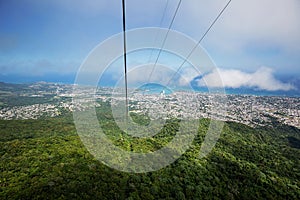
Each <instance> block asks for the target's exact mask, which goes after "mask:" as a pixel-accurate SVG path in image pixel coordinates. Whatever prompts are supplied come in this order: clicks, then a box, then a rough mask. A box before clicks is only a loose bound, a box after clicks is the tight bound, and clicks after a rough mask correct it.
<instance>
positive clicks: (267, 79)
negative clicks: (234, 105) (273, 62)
mask: <svg viewBox="0 0 300 200" xmlns="http://www.w3.org/2000/svg"><path fill="white" fill-rule="evenodd" d="M220 78H221V80H222V81H219V80H220ZM198 86H200V87H201V86H207V87H225V88H241V87H248V88H255V89H258V90H268V91H277V90H282V91H289V90H293V89H295V87H294V86H293V85H291V84H289V83H283V82H282V81H280V80H278V79H276V78H275V76H274V74H273V70H272V69H270V68H267V67H261V68H259V69H258V70H257V71H256V72H253V73H247V72H243V71H240V70H236V69H216V70H214V71H212V72H211V73H209V74H207V75H204V76H203V78H202V79H199V80H198Z"/></svg>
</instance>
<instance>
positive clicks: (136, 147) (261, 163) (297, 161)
mask: <svg viewBox="0 0 300 200" xmlns="http://www.w3.org/2000/svg"><path fill="white" fill-rule="evenodd" d="M104 115H105V116H106V118H105V119H106V120H104V121H101V122H100V124H101V125H102V127H103V128H104V129H107V130H110V131H107V132H106V134H108V135H110V136H111V137H110V138H111V139H112V140H114V142H115V144H117V145H119V146H121V147H122V148H124V149H127V150H131V151H140V150H141V149H142V151H151V150H154V149H156V148H160V147H161V146H162V145H164V144H165V143H167V142H168V141H169V138H172V137H173V135H174V132H175V131H176V123H177V122H176V120H173V121H170V122H169V123H168V124H167V125H166V127H165V128H164V129H163V130H162V132H161V133H160V134H161V135H162V136H163V137H161V136H160V137H156V138H155V137H154V138H153V139H151V140H149V139H139V140H134V139H132V138H130V137H128V136H126V135H124V133H122V132H119V130H118V129H114V123H113V122H112V120H111V116H110V114H109V113H104ZM208 124H209V120H207V119H201V120H200V126H199V133H198V135H197V137H196V138H195V140H194V143H193V145H192V147H191V148H190V149H189V150H188V151H187V152H186V153H185V154H184V155H183V156H182V157H181V158H180V159H178V160H177V161H176V162H174V163H173V164H171V165H170V166H168V167H166V168H164V169H161V170H159V171H155V172H150V173H143V174H134V173H132V174H130V173H124V172H119V171H116V170H114V169H111V168H109V167H107V166H105V165H104V164H102V163H101V162H99V161H97V160H96V159H94V158H93V156H92V155H91V154H90V153H89V152H88V151H87V149H86V148H85V147H84V146H83V144H82V142H81V140H80V138H79V137H78V135H77V134H76V129H75V126H74V124H73V122H72V116H71V115H68V114H67V115H65V116H63V117H57V118H48V119H47V118H46V119H41V120H11V121H4V120H2V121H0V157H1V167H0V168H1V175H0V199H212V198H213V199H300V181H299V180H300V130H299V129H296V128H293V127H288V126H282V125H280V124H274V127H272V128H267V127H265V128H256V129H254V128H250V127H248V126H246V125H242V124H237V123H226V124H225V127H224V130H223V134H222V135H221V137H220V139H219V140H218V143H217V145H216V146H215V148H214V150H213V151H212V152H211V153H210V154H209V155H208V156H207V157H206V158H204V159H199V157H198V155H199V149H200V145H201V143H202V141H203V138H204V136H205V130H207V128H208ZM120 137H122V141H121V140H120ZM129 147H130V148H129Z"/></svg>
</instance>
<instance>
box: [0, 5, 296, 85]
mask: <svg viewBox="0 0 300 200" xmlns="http://www.w3.org/2000/svg"><path fill="white" fill-rule="evenodd" d="M177 2H178V1H177V0H169V2H168V7H167V9H166V15H165V18H164V20H163V21H162V24H161V25H162V27H165V28H166V27H168V25H169V23H170V20H171V18H172V15H173V13H174V10H175V8H176V5H177ZM126 3H127V28H128V29H133V28H142V27H158V26H159V25H160V22H161V19H162V15H163V10H164V8H165V6H166V3H167V0H151V1H150V0H127V1H126ZM226 3H227V1H225V0H183V1H182V4H181V7H180V9H179V12H178V15H177V16H176V18H175V21H174V24H173V27H172V29H174V30H177V31H180V32H182V33H184V34H186V35H188V36H189V37H191V38H193V39H194V40H196V41H197V40H199V39H200V38H201V36H202V34H203V33H204V32H205V30H206V29H207V27H208V26H209V25H210V23H211V22H212V21H213V19H214V18H215V17H216V16H217V14H218V13H219V12H220V10H221V9H222V8H223V6H224V5H225V4H226ZM299 10H300V1H298V0H251V1H250V0H233V1H232V2H231V4H230V5H229V7H228V8H227V10H226V11H225V13H224V14H223V15H222V17H221V18H220V20H219V21H218V22H217V23H216V24H215V26H214V27H213V29H212V30H211V32H210V33H209V34H208V35H207V37H206V38H205V39H204V41H203V43H202V46H203V48H205V49H206V50H207V52H208V54H209V55H210V56H211V58H212V59H213V61H214V62H215V63H216V65H217V66H218V67H219V68H220V70H219V72H218V73H220V76H221V77H222V79H223V80H224V84H225V86H227V87H242V86H243V87H245V86H246V87H258V88H260V89H265V90H277V89H278V90H280V89H283V90H291V89H293V88H295V87H298V86H295V85H291V84H290V85H284V84H288V83H283V82H282V80H281V79H280V77H283V76H285V77H292V78H291V79H297V78H298V77H299V75H300V67H299V64H300V21H299V19H300V12H299ZM121 20H122V17H121V0H98V1H91V0H85V1H83V0H82V1H81V0H43V1H40V0H22V1H19V0H7V1H1V2H0V27H1V29H0V81H12V82H17V81H18V80H19V81H22V82H32V81H34V80H43V79H45V80H50V81H51V80H53V81H58V82H72V80H73V78H74V77H75V74H76V72H77V70H78V69H79V67H80V65H81V63H82V62H83V61H84V59H85V58H86V56H87V55H88V54H89V52H90V51H91V50H92V49H93V48H94V47H95V46H97V45H98V44H99V43H100V42H102V41H104V40H105V39H107V38H109V37H110V36H112V35H114V34H117V33H119V32H121V31H122V23H121V22H122V21H121ZM148 53H149V52H148ZM132 62H134V59H133V61H132ZM261 72H262V73H261ZM213 73H215V72H212V74H211V75H210V76H208V77H207V78H208V79H209V77H213V76H214V74H213ZM186 74H188V76H190V79H191V80H192V79H193V78H195V77H196V76H198V75H199V74H192V73H190V72H186ZM230 74H232V76H233V77H230ZM257 74H262V75H261V76H258V75H257ZM236 77H237V78H236ZM244 78H247V81H245V80H244ZM255 78H259V79H263V80H266V81H268V83H267V82H264V83H261V81H255V80H253V79H255ZM232 79H235V81H231V80H232ZM237 80H240V81H237ZM286 81H289V80H286V79H285V82H286ZM199 84H201V83H199ZM272 85H273V86H274V85H278V87H276V88H274V87H271V86H272Z"/></svg>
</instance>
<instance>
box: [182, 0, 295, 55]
mask: <svg viewBox="0 0 300 200" xmlns="http://www.w3.org/2000/svg"><path fill="white" fill-rule="evenodd" d="M227 1H228V0H214V1H211V0H201V1H199V0H190V1H185V2H184V3H183V8H182V13H181V16H180V18H178V20H177V22H178V24H179V25H180V26H178V27H182V29H184V28H190V29H189V30H187V31H188V33H190V32H194V33H191V34H192V35H193V36H195V37H196V36H197V35H199V36H198V38H199V37H200V36H201V35H202V33H203V32H204V31H205V30H206V28H207V27H208V25H209V24H210V23H211V22H212V20H213V19H214V18H215V17H216V16H217V14H218V13H219V12H220V10H221V9H222V8H223V7H224V5H225V4H226V3H227ZM299 9H300V1H299V0H251V1H249V0H238V1H232V2H231V3H230V5H229V6H228V7H227V9H226V10H225V12H224V13H223V15H222V16H221V18H220V19H219V20H218V22H217V23H216V24H215V25H214V27H213V29H212V30H211V31H210V33H209V34H208V36H207V38H206V41H209V42H210V43H212V44H215V45H218V46H219V47H223V48H227V49H230V48H233V50H238V49H239V48H242V47H243V46H245V45H247V44H249V43H251V42H253V41H257V42H261V41H264V42H266V43H270V44H272V45H279V46H280V47H283V48H286V49H290V48H293V49H295V48H296V49H298V50H299V44H300V37H299V35H300V23H299V19H300V12H299ZM192 28H193V29H194V31H193V29H192ZM236 48H238V49H236Z"/></svg>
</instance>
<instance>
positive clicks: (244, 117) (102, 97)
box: [0, 82, 300, 128]
mask: <svg viewBox="0 0 300 200" xmlns="http://www.w3.org/2000/svg"><path fill="white" fill-rule="evenodd" d="M0 97H1V99H0V119H3V120H13V119H39V118H42V117H55V116H59V115H62V114H63V113H64V112H72V111H74V110H84V109H86V108H87V107H91V106H96V107H101V103H100V102H109V103H110V105H111V107H112V110H113V109H114V107H116V105H117V104H118V102H121V103H122V102H123V103H124V102H125V98H124V94H123V92H122V91H121V90H118V89H114V88H109V87H105V88H104V87H101V88H100V87H99V88H97V91H96V92H95V90H94V89H93V88H91V87H78V86H76V87H74V85H63V84H55V83H44V82H40V83H34V84H22V85H21V84H6V83H1V85H0ZM72 98H74V99H73V101H72ZM78 99H80V101H79V100H78ZM124 105H125V104H124ZM128 107H129V112H131V113H137V114H142V115H147V116H148V117H149V118H150V119H158V118H164V119H166V118H170V117H174V118H179V119H200V118H211V119H216V120H221V121H233V122H238V123H242V124H246V125H249V126H252V127H255V126H268V125H271V124H272V122H279V123H282V124H285V125H289V126H294V127H297V128H300V98H297V97H285V96H254V95H224V94H211V93H200V92H192V91H176V92H173V93H170V94H165V93H164V91H161V92H160V93H153V94H143V92H141V91H133V90H130V91H129V105H128ZM100 109H101V108H100Z"/></svg>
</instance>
